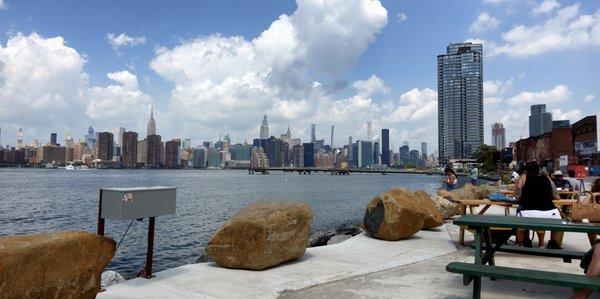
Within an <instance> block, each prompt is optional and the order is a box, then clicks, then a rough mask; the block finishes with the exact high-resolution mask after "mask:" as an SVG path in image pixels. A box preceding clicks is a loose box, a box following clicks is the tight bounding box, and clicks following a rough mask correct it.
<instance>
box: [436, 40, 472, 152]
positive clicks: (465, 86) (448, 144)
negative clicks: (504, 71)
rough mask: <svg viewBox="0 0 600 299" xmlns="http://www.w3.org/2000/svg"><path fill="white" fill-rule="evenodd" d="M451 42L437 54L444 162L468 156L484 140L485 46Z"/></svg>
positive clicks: (440, 140) (439, 112)
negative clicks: (441, 53) (443, 52)
mask: <svg viewBox="0 0 600 299" xmlns="http://www.w3.org/2000/svg"><path fill="white" fill-rule="evenodd" d="M482 48H483V47H482V45H481V44H473V43H469V42H467V43H458V44H450V45H448V47H447V48H446V54H443V55H438V57H437V63H438V146H439V147H438V148H439V158H440V161H441V162H447V161H448V160H450V159H468V158H471V155H472V154H473V153H474V152H475V151H476V150H477V149H478V148H479V146H481V145H482V144H483V51H482V50H483V49H482Z"/></svg>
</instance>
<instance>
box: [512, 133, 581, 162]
mask: <svg viewBox="0 0 600 299" xmlns="http://www.w3.org/2000/svg"><path fill="white" fill-rule="evenodd" d="M515 154H516V156H517V159H516V160H517V161H536V162H538V164H540V167H546V169H547V170H548V171H552V170H556V169H558V166H559V159H560V156H564V155H566V156H573V134H572V131H571V129H570V128H558V129H553V130H552V131H550V132H548V133H545V134H542V135H538V136H533V137H529V138H526V139H521V140H519V141H517V145H516V148H515Z"/></svg>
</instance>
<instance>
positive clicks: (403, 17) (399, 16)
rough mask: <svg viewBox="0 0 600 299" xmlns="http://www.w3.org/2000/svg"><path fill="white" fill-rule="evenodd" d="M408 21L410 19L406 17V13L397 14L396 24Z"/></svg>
mask: <svg viewBox="0 0 600 299" xmlns="http://www.w3.org/2000/svg"><path fill="white" fill-rule="evenodd" d="M406 20H408V17H407V16H406V14H405V13H403V12H399V13H397V14H396V22H398V23H400V22H404V21H406Z"/></svg>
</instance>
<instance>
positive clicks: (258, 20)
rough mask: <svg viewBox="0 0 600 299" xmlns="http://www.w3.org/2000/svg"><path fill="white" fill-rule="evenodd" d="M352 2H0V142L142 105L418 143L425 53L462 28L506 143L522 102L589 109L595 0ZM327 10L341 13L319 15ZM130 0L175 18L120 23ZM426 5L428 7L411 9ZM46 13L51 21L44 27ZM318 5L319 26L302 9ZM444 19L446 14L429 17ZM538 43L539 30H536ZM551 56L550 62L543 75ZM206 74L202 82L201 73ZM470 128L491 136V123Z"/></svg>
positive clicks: (242, 131) (557, 115)
mask: <svg viewBox="0 0 600 299" xmlns="http://www.w3.org/2000/svg"><path fill="white" fill-rule="evenodd" d="M361 2H362V1H358V0H356V1H354V0H353V1H342V2H340V3H337V4H335V3H334V4H331V5H323V4H320V3H319V2H316V1H310V0H301V1H300V0H299V1H297V2H293V1H273V2H268V1H265V2H260V3H251V4H249V3H238V2H229V1H223V2H222V3H219V4H211V5H206V3H202V2H187V1H182V2H180V3H179V5H171V6H169V5H166V4H160V5H159V4H156V5H151V6H146V5H140V3H136V2H131V3H127V4H117V5H115V6H114V7H100V8H98V10H97V11H90V10H89V8H87V7H86V6H85V5H80V4H73V3H70V4H66V3H56V4H54V5H50V4H48V3H45V2H39V3H34V2H31V3H23V2H19V1H11V0H5V1H4V2H3V3H4V4H5V5H4V6H3V9H0V28H4V29H5V30H4V32H6V33H5V34H4V35H2V36H0V52H1V53H2V55H0V60H1V63H0V64H1V65H3V66H4V67H3V68H2V69H1V71H2V76H1V77H2V78H3V79H2V81H0V95H2V97H0V128H1V130H2V140H1V142H2V144H6V143H11V144H14V142H13V141H12V140H14V139H15V134H16V132H17V131H18V129H19V128H23V130H24V132H23V134H24V138H25V139H26V140H30V139H31V138H37V139H40V140H41V139H43V138H47V137H46V136H48V133H50V132H57V133H59V135H60V136H65V135H66V134H67V132H71V133H72V134H73V135H74V136H76V137H75V138H79V136H81V135H82V134H80V133H77V132H85V130H86V128H88V127H89V126H92V127H94V128H95V129H97V130H98V131H110V132H112V133H113V134H115V136H116V134H117V133H118V131H117V130H118V128H119V127H125V128H127V130H132V131H136V132H138V133H142V132H144V131H145V128H146V125H147V124H146V121H147V115H148V113H149V112H150V109H151V108H150V107H152V106H154V107H155V111H154V112H155V118H156V121H157V123H158V127H157V131H158V133H159V134H161V135H163V136H173V137H180V138H191V139H192V140H198V141H200V140H217V136H218V133H219V132H223V133H224V132H226V131H227V130H226V128H228V127H229V134H230V136H231V137H232V138H234V139H235V140H240V141H241V140H244V139H247V140H250V139H251V137H253V136H257V135H258V134H257V133H259V130H260V122H257V121H256V119H260V117H261V116H262V115H264V114H268V115H269V124H270V130H271V131H272V132H274V133H275V134H271V135H275V136H279V134H282V133H284V132H285V131H286V130H287V127H288V126H290V127H291V131H292V132H293V135H294V136H296V137H301V138H302V139H303V140H308V138H309V136H310V132H309V130H310V129H309V128H310V124H311V123H314V124H316V130H317V132H316V135H317V136H318V138H319V139H325V140H328V141H329V135H330V132H329V131H330V126H331V125H334V126H335V127H336V131H335V140H334V143H335V144H345V143H346V139H347V138H348V136H353V137H354V138H355V139H362V138H364V137H361V136H366V135H367V125H366V123H367V122H369V121H371V122H372V129H373V131H374V132H379V130H380V129H381V128H389V129H390V140H394V142H392V144H394V145H395V146H396V147H397V146H398V145H399V143H398V141H399V140H409V141H411V143H413V144H418V142H420V141H426V142H428V143H429V144H430V148H429V150H430V151H431V152H433V151H435V150H436V147H437V134H436V131H437V130H436V127H437V126H436V121H435V118H436V117H435V113H436V106H435V102H436V100H437V92H436V82H435V56H436V55H437V54H439V53H441V52H442V51H443V50H444V49H445V47H446V46H447V45H448V44H450V43H455V42H462V41H466V40H471V41H474V42H475V41H476V42H482V43H483V45H484V50H483V51H484V59H485V65H486V66H485V70H484V72H485V77H484V80H485V81H484V82H483V89H484V103H485V108H484V114H485V116H484V120H485V123H484V128H489V127H490V126H491V124H492V123H495V122H501V123H503V124H505V128H506V135H507V137H506V139H507V142H508V141H514V140H516V139H518V138H519V136H520V135H521V132H522V131H525V132H528V129H527V126H528V124H527V120H524V119H522V117H521V116H522V115H527V113H528V111H529V105H530V104H547V107H548V111H549V112H551V113H552V114H553V116H554V119H561V120H562V119H566V120H570V121H571V122H574V121H576V120H577V119H580V118H582V117H584V116H586V115H588V114H594V113H596V111H598V110H599V109H598V108H600V106H599V104H598V103H597V100H598V98H597V95H598V94H599V91H598V86H600V84H599V82H598V80H600V79H598V78H600V76H597V72H598V71H597V70H598V69H599V66H600V62H598V61H597V59H593V58H594V57H595V56H597V51H598V48H597V46H598V44H600V41H599V40H600V37H598V35H597V34H595V33H594V32H597V30H595V29H594V28H598V26H599V25H598V23H599V18H600V17H599V15H600V14H599V13H598V11H599V9H598V5H597V3H593V2H576V1H527V2H526V3H520V2H514V1H487V0H484V1H481V2H473V3H459V2H454V1H448V2H447V3H446V2H445V3H443V4H439V3H433V2H419V3H397V2H393V1H382V2H379V1H366V2H364V3H361ZM550 2H552V3H553V5H551V6H547V5H546V6H544V5H543V4H544V3H550ZM330 3H332V2H330ZM363 4H364V5H363ZM163 5H164V6H163ZM332 7H336V8H338V10H339V11H341V12H346V13H348V12H349V11H351V12H352V15H353V16H355V17H353V18H350V19H351V20H346V19H344V18H343V14H341V15H339V18H333V16H337V15H335V14H334V13H333V11H334V10H333V9H332ZM544 7H546V8H545V9H542V8H544ZM132 8H141V9H142V10H143V11H144V12H147V13H149V14H150V13H154V14H156V12H157V11H160V12H161V13H163V14H164V17H165V18H166V19H171V18H169V16H172V15H178V18H177V20H178V21H177V22H167V23H168V24H166V25H165V23H164V22H159V23H156V22H154V21H155V20H156V18H154V17H145V16H140V17H138V18H137V19H136V20H135V22H130V20H129V17H130V11H131V9H132ZM182 10H185V11H188V12H189V13H186V14H181V11H182ZM425 12H429V13H432V14H437V15H440V16H441V17H440V18H423V16H424V14H425ZM48 14H50V15H58V16H61V17H62V18H63V19H64V22H60V24H56V23H55V22H52V20H50V19H47V18H46V17H45V16H46V15H48ZM105 15H114V16H115V17H114V18H111V21H112V23H110V24H109V23H107V22H106V21H105V20H106V18H104V17H100V18H98V17H99V16H105ZM142 15H144V14H142ZM150 15H151V14H150ZM213 15H214V16H215V17H212V16H213ZM74 16H78V18H79V17H83V18H86V19H87V20H89V22H85V23H81V22H77V18H74ZM216 16H218V17H216ZM330 16H331V17H332V18H331V22H332V23H331V24H314V23H311V21H310V20H313V19H315V18H316V19H322V18H326V17H330ZM450 17H452V18H453V19H454V20H457V22H451V23H447V22H444V21H443V20H444V19H448V18H450ZM198 20H202V21H198ZM233 20H235V22H233ZM579 20H587V21H586V22H583V21H579ZM155 23H156V24H155ZM234 23H235V24H234ZM73 24H77V26H74V25H73ZM132 24H141V25H142V26H141V27H140V26H136V25H132ZM158 24H162V25H161V26H158V27H159V28H157V27H156V25H158ZM571 25H572V26H571ZM575 25H578V26H575ZM140 28H145V29H140ZM316 28H318V29H319V30H318V31H315V30H316ZM335 28H344V29H345V30H347V31H348V32H351V33H352V34H351V35H352V37H351V40H352V41H353V43H352V44H353V47H339V46H338V45H339V44H344V42H346V41H348V39H345V37H344V36H340V35H339V34H337V33H336V31H335ZM429 28H438V29H439V30H434V32H431V30H429ZM572 28H575V29H572ZM517 29H519V30H517ZM425 31H427V32H428V34H422V33H423V32H425ZM317 32H318V33H319V34H316V33H317ZM279 34H281V35H279ZM279 36H287V37H289V38H288V39H287V40H286V39H281V38H278V37H279ZM306 36H311V37H314V38H306ZM414 36H420V39H415V38H414ZM575 37H580V38H578V39H575ZM548 40H551V41H553V42H551V43H547V42H543V41H548ZM323 41H326V42H323ZM219 45H222V46H223V45H224V46H227V47H229V48H230V49H234V50H235V51H233V52H231V53H234V54H232V56H227V55H225V56H221V57H222V58H221V59H217V58H214V59H210V60H203V57H208V56H201V55H198V54H200V53H221V54H223V53H226V52H224V50H223V49H224V48H219ZM317 45H320V46H322V47H317ZM298 53H307V55H298ZM275 54H277V55H275ZM309 54H310V55H309ZM246 55H254V56H255V57H257V59H256V60H248V56H246ZM27 57H36V58H39V59H25V58H27ZM223 57H225V58H223ZM56 61H61V62H62V63H60V64H57V63H55V62H56ZM204 65H205V66H206V67H203V66H204ZM222 66H225V67H222ZM549 67H552V68H555V69H558V68H560V69H561V70H563V71H561V72H547V71H546V70H547V69H548V68H549ZM29 74H44V75H43V76H29ZM227 78H228V80H225V79H227ZM266 78H269V79H268V80H267V79H266ZM207 80H208V81H210V82H212V83H211V84H212V85H210V84H209V85H203V84H202V82H208V81H207ZM432 120H433V121H432ZM523 128H524V129H523ZM484 133H485V139H484V142H485V143H486V144H491V134H490V133H491V132H489V130H487V129H486V130H484ZM524 137H525V136H524ZM7 140H8V141H9V142H7Z"/></svg>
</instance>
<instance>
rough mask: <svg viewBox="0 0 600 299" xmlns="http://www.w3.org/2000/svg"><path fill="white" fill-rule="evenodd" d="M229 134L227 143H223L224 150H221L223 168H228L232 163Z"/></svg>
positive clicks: (226, 137) (226, 136)
mask: <svg viewBox="0 0 600 299" xmlns="http://www.w3.org/2000/svg"><path fill="white" fill-rule="evenodd" d="M230 142H231V140H230V139H229V134H227V135H225V142H223V149H222V150H221V167H228V166H229V162H231V153H230V152H229V143H230Z"/></svg>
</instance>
